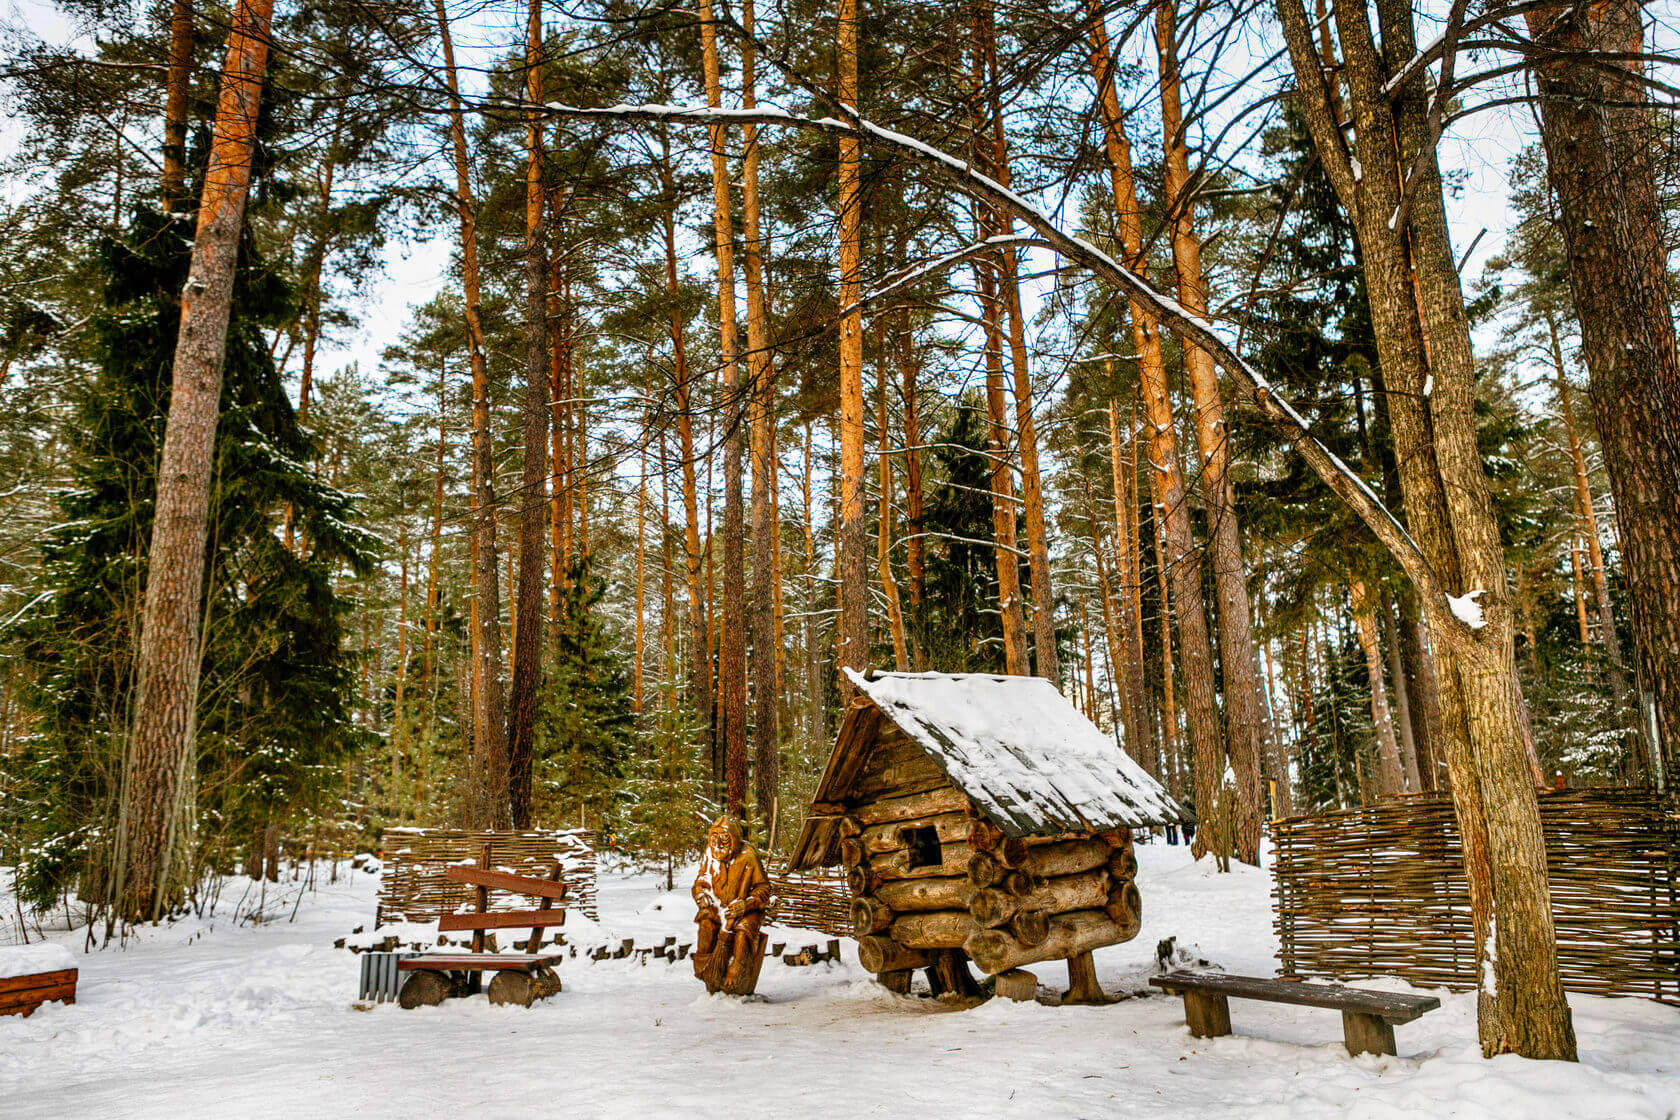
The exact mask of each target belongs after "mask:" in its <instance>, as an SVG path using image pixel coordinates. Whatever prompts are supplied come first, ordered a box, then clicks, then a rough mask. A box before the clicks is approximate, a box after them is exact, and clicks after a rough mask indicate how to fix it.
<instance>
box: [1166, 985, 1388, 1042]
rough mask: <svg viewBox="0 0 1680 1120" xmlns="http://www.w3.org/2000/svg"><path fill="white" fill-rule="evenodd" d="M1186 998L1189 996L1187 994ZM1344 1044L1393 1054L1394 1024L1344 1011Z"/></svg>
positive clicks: (1374, 1017)
mask: <svg viewBox="0 0 1680 1120" xmlns="http://www.w3.org/2000/svg"><path fill="white" fill-rule="evenodd" d="M1186 998H1189V997H1188V996H1186ZM1342 1045H1343V1046H1345V1047H1347V1052H1348V1053H1349V1054H1354V1055H1358V1054H1393V1053H1395V1049H1394V1024H1393V1023H1390V1022H1388V1021H1386V1020H1384V1019H1382V1018H1379V1017H1378V1016H1376V1015H1366V1014H1363V1013H1362V1012H1358V1011H1344V1012H1342Z"/></svg>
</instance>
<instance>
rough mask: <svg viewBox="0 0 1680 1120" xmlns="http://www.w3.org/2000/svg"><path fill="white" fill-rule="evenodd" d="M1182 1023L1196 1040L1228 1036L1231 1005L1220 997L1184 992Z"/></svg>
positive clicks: (1204, 993) (1203, 993)
mask: <svg viewBox="0 0 1680 1120" xmlns="http://www.w3.org/2000/svg"><path fill="white" fill-rule="evenodd" d="M1184 1022H1185V1024H1186V1025H1187V1026H1189V1028H1190V1033H1191V1034H1193V1035H1195V1036H1196V1037H1197V1038H1218V1037H1219V1036H1220V1035H1225V1034H1230V1033H1231V1004H1230V1002H1229V1001H1228V1000H1226V998H1225V997H1224V996H1221V995H1214V994H1211V993H1209V992H1185V993H1184Z"/></svg>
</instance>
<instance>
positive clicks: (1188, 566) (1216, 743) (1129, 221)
mask: <svg viewBox="0 0 1680 1120" xmlns="http://www.w3.org/2000/svg"><path fill="white" fill-rule="evenodd" d="M1090 35H1091V70H1092V74H1093V76H1094V77H1095V78H1096V81H1097V90H1098V110H1099V112H1100V114H1101V116H1102V121H1103V138H1104V150H1105V152H1106V154H1107V157H1108V164H1109V178H1110V185H1111V188H1112V190H1113V195H1114V208H1115V226H1116V233H1117V234H1118V236H1119V240H1120V244H1121V250H1122V253H1123V255H1124V260H1125V263H1126V265H1127V267H1129V268H1131V269H1133V270H1134V271H1140V272H1141V271H1142V270H1143V269H1144V267H1145V263H1146V262H1145V260H1144V249H1143V223H1142V211H1141V208H1140V207H1139V206H1138V201H1137V188H1136V185H1135V183H1134V181H1133V177H1132V154H1131V145H1130V142H1129V141H1128V140H1127V138H1126V132H1125V125H1124V121H1123V118H1122V116H1121V113H1120V100H1119V96H1118V94H1117V93H1116V92H1115V89H1114V78H1113V73H1112V71H1113V62H1112V56H1111V54H1110V52H1109V49H1108V32H1107V29H1106V28H1105V27H1104V26H1103V21H1102V17H1101V14H1100V7H1098V6H1096V5H1093V18H1092V20H1091V25H1090ZM1131 321H1132V344H1133V346H1134V347H1135V349H1136V351H1137V356H1138V358H1137V366H1138V380H1139V389H1140V392H1141V393H1142V395H1143V400H1144V408H1145V413H1146V419H1147V421H1148V424H1149V465H1150V480H1151V484H1152V489H1153V491H1154V495H1155V515H1156V517H1157V518H1158V519H1159V523H1160V525H1161V532H1162V537H1163V538H1164V540H1165V543H1166V551H1165V553H1164V554H1163V555H1162V556H1161V557H1160V561H1161V564H1162V567H1163V570H1164V572H1165V573H1166V576H1165V577H1164V579H1165V580H1166V581H1167V582H1170V583H1171V585H1172V599H1173V605H1174V607H1175V608H1176V609H1175V614H1176V620H1177V625H1178V641H1179V653H1180V655H1181V656H1182V659H1183V666H1184V693H1185V697H1184V699H1185V715H1186V716H1187V717H1188V721H1189V732H1190V742H1191V744H1192V749H1193V755H1192V767H1191V774H1192V788H1193V789H1194V791H1195V799H1196V810H1197V812H1198V813H1204V814H1205V813H1211V812H1212V810H1213V805H1214V798H1215V793H1216V791H1217V790H1218V788H1219V785H1220V781H1221V778H1222V777H1223V767H1222V766H1221V765H1220V762H1221V760H1222V757H1223V755H1224V750H1223V749H1222V746H1221V743H1220V736H1219V709H1218V708H1217V706H1216V705H1215V702H1214V685H1213V650H1212V648H1211V645H1210V643H1209V640H1208V632H1207V610H1206V607H1205V605H1204V603H1203V599H1202V571H1201V567H1202V566H1201V560H1200V557H1199V554H1198V552H1197V548H1196V541H1195V537H1194V535H1193V532H1192V530H1191V527H1190V510H1189V507H1188V506H1187V504H1186V500H1185V487H1184V474H1183V472H1182V471H1181V470H1180V468H1179V462H1178V437H1177V435H1176V433H1175V432H1174V429H1173V409H1172V399H1171V398H1170V397H1169V396H1168V391H1167V377H1166V368H1165V365H1164V363H1163V362H1162V358H1161V337H1160V333H1159V329H1158V328H1157V326H1156V324H1155V322H1154V319H1153V316H1152V315H1151V314H1150V312H1149V311H1148V310H1147V309H1146V308H1144V307H1143V306H1142V304H1141V303H1139V302H1138V301H1137V300H1135V299H1134V300H1132V301H1131ZM1168 702H1169V703H1170V702H1171V701H1168ZM1169 718H1170V717H1169ZM1170 733H1171V732H1170V729H1169V734H1170ZM1206 835H1207V833H1206V831H1205V830H1198V832H1197V835H1196V840H1195V851H1196V854H1197V856H1198V857H1200V856H1202V855H1204V854H1205V853H1206V852H1207V850H1208V848H1207V840H1206V839H1205V837H1206Z"/></svg>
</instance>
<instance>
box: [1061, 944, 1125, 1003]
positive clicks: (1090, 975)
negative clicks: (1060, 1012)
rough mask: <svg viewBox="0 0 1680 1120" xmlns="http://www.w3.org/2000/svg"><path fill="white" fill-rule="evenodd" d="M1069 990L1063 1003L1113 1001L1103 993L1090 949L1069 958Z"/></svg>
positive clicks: (1063, 998)
mask: <svg viewBox="0 0 1680 1120" xmlns="http://www.w3.org/2000/svg"><path fill="white" fill-rule="evenodd" d="M1067 968H1068V990H1067V994H1066V995H1064V996H1063V997H1062V1002H1063V1003H1095V1004H1102V1003H1112V1002H1113V1001H1112V1000H1110V999H1109V998H1108V996H1106V995H1104V994H1103V990H1102V985H1101V984H1099V983H1097V964H1096V962H1095V961H1094V960H1092V959H1091V954H1090V951H1089V950H1087V951H1086V952H1083V953H1078V954H1075V955H1074V956H1071V957H1069V958H1068V959H1067Z"/></svg>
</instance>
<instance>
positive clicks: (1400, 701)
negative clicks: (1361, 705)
mask: <svg viewBox="0 0 1680 1120" xmlns="http://www.w3.org/2000/svg"><path fill="white" fill-rule="evenodd" d="M1377 610H1378V612H1379V613H1378V615H1377V617H1378V620H1379V621H1380V622H1381V624H1382V625H1381V628H1380V629H1381V632H1382V644H1383V649H1385V650H1386V651H1387V659H1388V679H1389V682H1390V683H1391V684H1392V685H1393V686H1394V723H1395V726H1396V727H1397V728H1398V730H1399V732H1400V735H1399V747H1400V769H1401V771H1402V773H1403V774H1404V775H1405V778H1406V788H1407V789H1409V790H1412V791H1413V792H1418V791H1421V790H1422V789H1423V788H1424V787H1423V778H1422V776H1421V774H1420V773H1419V769H1418V750H1417V736H1416V735H1415V733H1414V732H1413V730H1412V697H1411V690H1410V688H1408V686H1407V684H1406V671H1405V667H1404V666H1403V664H1402V660H1401V657H1400V634H1399V627H1398V626H1396V625H1395V624H1394V604H1393V601H1392V600H1391V599H1390V597H1389V594H1388V591H1387V590H1386V589H1385V590H1384V591H1383V592H1382V594H1381V596H1380V597H1379V600H1378V603H1377Z"/></svg>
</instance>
